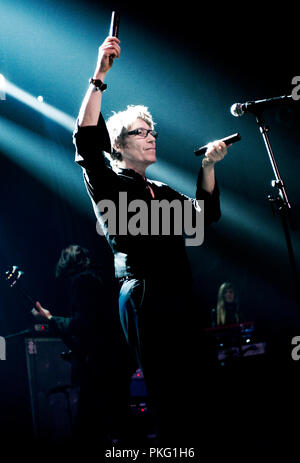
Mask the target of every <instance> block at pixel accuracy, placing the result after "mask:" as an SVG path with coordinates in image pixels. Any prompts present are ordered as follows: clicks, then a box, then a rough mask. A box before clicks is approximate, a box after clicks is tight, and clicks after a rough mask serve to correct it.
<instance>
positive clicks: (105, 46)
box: [78, 37, 121, 127]
mask: <svg viewBox="0 0 300 463" xmlns="http://www.w3.org/2000/svg"><path fill="white" fill-rule="evenodd" d="M119 43H120V40H119V39H118V38H117V37H107V38H106V39H105V41H104V42H103V43H102V45H100V47H99V52H98V60H97V65H96V68H95V72H94V75H93V79H95V80H100V81H101V82H102V83H104V81H105V77H106V74H107V72H108V71H109V70H110V69H111V68H112V65H113V62H114V59H115V58H119V56H120V53H121V48H120V46H119ZM101 100H102V91H100V90H99V89H98V88H97V87H95V85H94V84H90V86H89V88H88V90H87V92H86V95H85V97H84V99H83V102H82V105H81V108H80V111H79V116H78V125H79V126H80V127H84V126H88V125H97V123H98V119H99V113H100V109H101Z"/></svg>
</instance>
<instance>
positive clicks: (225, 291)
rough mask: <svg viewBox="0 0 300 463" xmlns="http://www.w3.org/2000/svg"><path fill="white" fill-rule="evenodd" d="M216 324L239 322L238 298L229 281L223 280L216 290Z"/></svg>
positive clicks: (240, 318) (240, 319)
mask: <svg viewBox="0 0 300 463" xmlns="http://www.w3.org/2000/svg"><path fill="white" fill-rule="evenodd" d="M214 312H215V315H216V320H215V324H216V325H218V326H219V325H231V324H235V323H241V321H242V317H241V314H240V308H239V300H238V297H237V294H236V290H235V288H234V286H233V284H232V283H231V282H224V283H222V284H221V285H220V287H219V290H218V300H217V307H216V309H215V311H214Z"/></svg>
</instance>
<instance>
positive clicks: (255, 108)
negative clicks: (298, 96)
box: [230, 95, 295, 117]
mask: <svg viewBox="0 0 300 463" xmlns="http://www.w3.org/2000/svg"><path fill="white" fill-rule="evenodd" d="M292 101H295V100H293V97H292V95H283V96H276V97H274V98H267V99H265V100H256V101H247V102H246V103H234V104H233V105H232V106H231V108H230V112H231V114H232V115H233V116H234V117H240V116H243V115H244V114H245V113H253V114H256V113H257V112H260V111H262V110H263V109H264V108H267V107H269V106H276V105H278V104H287V103H291V102H292Z"/></svg>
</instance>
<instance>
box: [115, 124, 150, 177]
mask: <svg viewBox="0 0 300 463" xmlns="http://www.w3.org/2000/svg"><path fill="white" fill-rule="evenodd" d="M139 128H144V129H147V130H149V129H150V127H149V126H148V124H147V123H146V122H145V121H143V120H142V119H137V120H136V121H135V122H134V123H133V124H132V125H131V127H130V129H129V131H132V130H135V129H139ZM119 151H120V152H121V153H122V157H123V160H124V162H125V164H126V166H127V167H133V166H134V165H139V166H141V165H142V166H144V167H145V168H146V167H147V166H149V165H150V164H153V163H154V162H156V150H155V138H154V137H153V135H151V133H148V135H147V137H146V138H143V137H142V136H141V135H127V136H126V138H125V140H124V146H123V147H121V148H119Z"/></svg>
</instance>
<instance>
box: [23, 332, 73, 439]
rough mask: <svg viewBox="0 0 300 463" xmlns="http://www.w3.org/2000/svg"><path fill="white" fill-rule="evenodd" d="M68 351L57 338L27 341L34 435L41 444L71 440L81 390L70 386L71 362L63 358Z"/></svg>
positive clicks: (36, 338)
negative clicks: (43, 442) (63, 354)
mask: <svg viewBox="0 0 300 463" xmlns="http://www.w3.org/2000/svg"><path fill="white" fill-rule="evenodd" d="M67 350H68V349H67V348H66V346H65V344H64V343H63V342H62V341H61V340H60V339H58V338H50V337H49V338H47V337H40V338H38V337H26V338H25V351H26V365H27V373H28V381H29V394H30V403H31V411H32V422H33V433H34V437H35V438H36V439H37V440H39V441H45V442H48V443H60V442H65V441H66V440H67V439H69V438H71V432H72V423H73V419H74V416H75V413H76V407H77V402H78V389H77V388H75V387H73V386H72V384H71V365H70V363H69V362H68V361H67V360H64V359H63V358H62V356H61V354H62V353H63V352H65V351H67Z"/></svg>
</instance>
